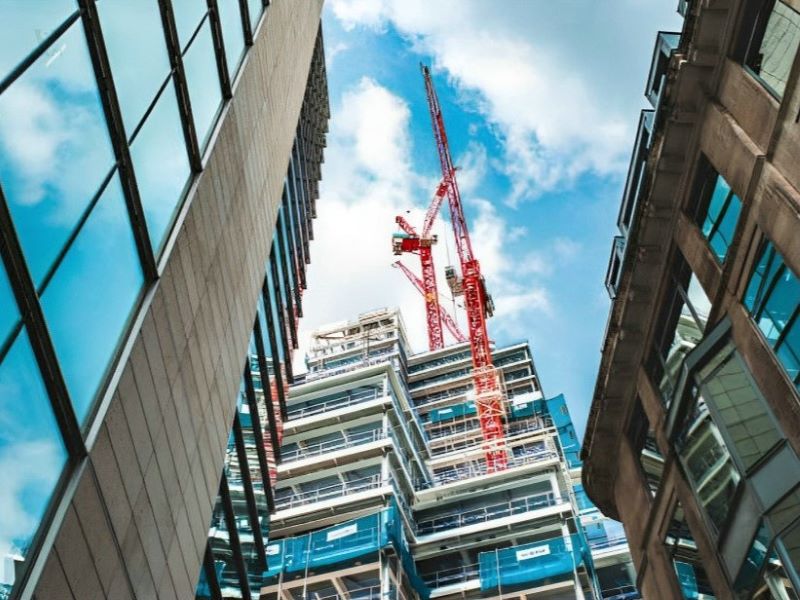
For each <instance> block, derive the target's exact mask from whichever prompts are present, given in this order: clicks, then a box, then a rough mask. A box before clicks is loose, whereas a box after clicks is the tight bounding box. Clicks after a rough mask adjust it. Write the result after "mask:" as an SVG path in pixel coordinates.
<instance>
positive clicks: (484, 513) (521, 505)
mask: <svg viewBox="0 0 800 600" xmlns="http://www.w3.org/2000/svg"><path fill="white" fill-rule="evenodd" d="M554 504H556V496H555V494H553V492H543V493H540V494H533V495H531V496H525V497H524V498H517V499H515V500H509V501H508V502H503V503H499V504H493V505H491V506H484V507H481V508H478V509H475V510H468V511H466V512H462V513H453V514H449V515H444V516H440V517H436V518H434V519H428V520H427V521H420V522H419V523H417V533H418V534H420V535H426V534H430V533H436V532H437V531H445V530H448V529H455V528H457V527H465V526H467V525H474V524H475V523H485V522H487V521H491V520H493V519H501V518H503V517H510V516H511V515H518V514H522V513H526V512H531V511H533V510H536V509H539V508H544V507H546V506H553V505H554Z"/></svg>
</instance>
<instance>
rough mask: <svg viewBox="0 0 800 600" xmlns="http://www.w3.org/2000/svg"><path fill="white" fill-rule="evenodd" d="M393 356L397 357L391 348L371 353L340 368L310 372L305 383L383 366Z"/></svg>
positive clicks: (326, 368) (322, 368)
mask: <svg viewBox="0 0 800 600" xmlns="http://www.w3.org/2000/svg"><path fill="white" fill-rule="evenodd" d="M393 356H397V349H396V348H391V349H390V350H384V351H381V352H371V353H370V355H369V356H368V357H367V358H361V359H359V360H354V361H353V362H349V363H347V364H344V365H342V366H340V367H334V368H328V367H320V368H319V370H314V371H310V372H308V373H307V374H306V381H316V380H317V379H323V378H326V377H333V376H334V375H340V374H342V373H347V372H349V371H355V370H356V369H361V368H363V367H369V366H372V365H377V364H383V363H386V362H389V360H390V359H391V358H392V357H393Z"/></svg>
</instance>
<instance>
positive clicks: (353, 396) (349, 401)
mask: <svg viewBox="0 0 800 600" xmlns="http://www.w3.org/2000/svg"><path fill="white" fill-rule="evenodd" d="M381 396H383V391H381V390H379V389H378V388H373V389H369V390H358V391H355V392H354V391H348V392H345V393H343V394H341V395H340V396H336V397H334V398H331V399H329V400H326V401H324V402H321V403H319V404H312V405H310V406H300V407H295V408H292V407H289V408H287V410H286V416H287V419H288V420H289V421H291V420H294V419H302V418H305V417H311V416H314V415H318V414H321V413H325V412H330V411H333V410H337V409H340V408H346V407H348V406H353V405H354V404H361V403H362V402H368V401H370V400H375V399H376V398H379V397H381Z"/></svg>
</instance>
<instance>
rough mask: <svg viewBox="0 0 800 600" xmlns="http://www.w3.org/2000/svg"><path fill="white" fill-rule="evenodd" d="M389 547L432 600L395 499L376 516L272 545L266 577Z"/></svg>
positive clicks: (424, 599) (425, 599)
mask: <svg viewBox="0 0 800 600" xmlns="http://www.w3.org/2000/svg"><path fill="white" fill-rule="evenodd" d="M389 546H391V547H393V548H394V550H395V552H396V553H397V555H398V556H399V557H400V561H401V563H402V565H403V569H404V570H405V572H406V575H407V577H408V579H409V581H410V582H411V585H412V586H413V587H414V589H415V590H416V592H417V593H418V594H419V597H420V598H421V599H422V600H428V598H429V597H430V590H429V589H428V587H427V586H426V585H425V583H424V582H423V580H422V578H421V577H420V575H419V573H418V572H417V568H416V565H415V564H414V559H413V558H412V557H411V553H410V550H409V547H408V541H407V540H406V537H405V532H404V531H403V523H402V519H401V517H400V514H399V511H398V509H397V504H396V503H395V501H394V500H392V503H391V505H390V506H389V507H388V508H385V509H383V510H381V511H380V512H377V513H375V514H372V515H367V516H365V517H361V518H358V519H352V520H350V521H346V522H345V523H340V524H338V525H334V526H333V527H327V528H325V529H320V530H318V531H314V532H312V533H308V534H306V535H300V536H297V537H293V538H285V539H282V540H277V541H275V542H271V543H270V544H268V545H267V548H266V552H267V570H266V571H265V572H264V578H265V579H267V578H271V577H272V578H274V577H278V576H279V575H280V574H281V573H299V572H304V571H306V570H313V569H317V568H320V567H327V566H331V565H337V564H339V563H345V562H348V561H352V560H354V559H356V558H360V557H363V556H365V555H367V554H370V553H373V552H378V550H380V549H382V548H387V547H389Z"/></svg>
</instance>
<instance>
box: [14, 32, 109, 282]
mask: <svg viewBox="0 0 800 600" xmlns="http://www.w3.org/2000/svg"><path fill="white" fill-rule="evenodd" d="M54 48H55V50H54V52H52V53H49V54H45V55H44V56H42V57H41V58H39V60H38V61H36V63H35V64H33V65H32V66H31V67H30V68H29V69H28V71H26V72H25V74H24V75H23V76H22V77H21V78H20V79H18V80H17V81H16V82H14V84H13V85H11V87H10V88H8V89H7V90H6V91H5V92H4V93H3V95H2V96H0V180H1V181H2V183H3V191H4V192H5V195H6V199H7V200H8V204H9V209H10V210H11V214H12V217H13V218H14V224H15V226H16V229H17V233H18V234H19V237H20V240H21V242H22V247H23V250H24V251H25V255H26V258H27V260H28V266H29V267H30V270H31V274H32V275H33V279H34V281H35V283H37V284H38V283H40V282H41V281H42V278H43V276H44V275H45V274H46V272H47V270H48V269H49V268H50V266H51V265H52V263H53V260H54V259H55V257H56V255H57V254H58V252H59V251H60V250H61V248H62V247H63V245H64V243H65V242H66V240H67V238H68V236H69V235H70V233H71V231H72V229H73V227H74V226H75V223H76V222H77V221H78V219H79V217H80V216H81V214H82V212H83V211H84V210H85V209H86V206H87V205H88V204H89V202H90V200H91V199H92V197H93V196H94V195H95V193H96V192H97V189H98V188H99V187H100V183H101V182H102V180H103V178H104V177H105V176H106V175H107V174H108V172H109V171H110V170H111V167H112V166H113V164H114V162H115V159H114V154H113V152H112V150H111V144H110V141H109V136H108V129H107V127H106V121H105V117H104V115H103V108H102V106H101V104H100V98H99V96H98V93H97V86H96V84H95V78H94V71H93V70H92V64H91V61H90V59H89V54H88V52H87V49H86V40H85V38H84V33H83V26H82V25H81V23H80V21H78V22H77V23H75V24H74V25H73V26H72V27H70V29H69V30H68V31H67V32H65V33H64V35H62V36H61V37H60V38H59V39H58V40H57V41H56V42H55V46H54Z"/></svg>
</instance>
